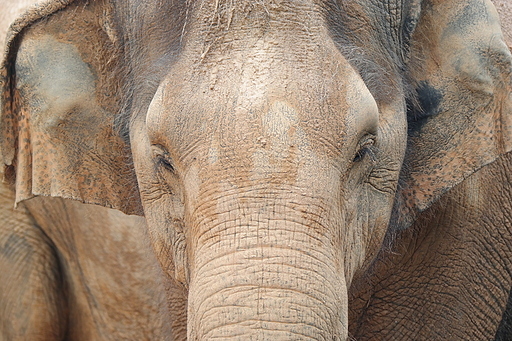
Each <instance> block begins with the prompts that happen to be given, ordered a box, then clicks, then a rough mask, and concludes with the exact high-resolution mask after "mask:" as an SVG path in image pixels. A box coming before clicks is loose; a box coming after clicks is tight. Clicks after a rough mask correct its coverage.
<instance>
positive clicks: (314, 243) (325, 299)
mask: <svg viewBox="0 0 512 341" xmlns="http://www.w3.org/2000/svg"><path fill="white" fill-rule="evenodd" d="M236 206H237V207H238V209H236V210H230V211H228V212H227V213H225V214H220V215H217V216H216V218H215V219H213V221H211V222H209V223H206V224H204V223H203V224H202V225H200V226H199V225H198V226H197V227H196V228H198V229H200V230H201V231H202V232H201V233H199V236H200V237H199V238H198V239H197V240H196V243H197V245H195V246H193V247H192V250H194V253H193V255H191V258H192V259H191V263H192V267H191V273H190V282H189V301H188V303H189V306H188V316H189V320H188V333H189V335H188V338H189V340H211V339H215V338H217V339H222V340H224V339H226V340H227V339H236V340H251V339H254V340H272V339H274V340H292V339H305V340H345V339H346V338H347V292H346V283H345V278H344V275H343V270H342V269H343V264H340V263H342V262H343V261H340V259H341V258H342V257H340V256H339V254H336V252H338V251H335V250H336V248H334V247H333V241H332V236H329V234H328V233H327V232H326V230H325V229H322V228H319V226H320V225H322V224H319V220H321V219H322V217H321V216H318V215H314V214H308V213H306V212H305V211H304V210H302V211H300V210H297V209H295V210H292V211H293V219H292V214H288V217H287V218H288V219H282V218H281V219H277V218H275V215H276V212H279V211H281V214H282V215H284V216H286V214H283V209H281V210H279V209H278V208H277V207H276V206H275V205H272V204H268V203H267V204H266V205H261V206H260V207H259V208H256V207H251V209H245V210H244V209H240V203H237V205H236ZM285 210H286V209H285ZM269 211H270V212H272V213H270V214H269V213H268V212H269ZM298 211H300V212H298ZM248 212H250V213H248ZM288 213H290V212H288ZM297 213H299V214H297ZM310 213H311V212H310ZM308 217H309V219H308ZM313 217H314V218H313ZM311 219H313V220H314V221H315V222H316V225H315V224H312V223H311V222H309V223H308V220H311ZM299 221H300V223H299ZM333 335H334V337H333Z"/></svg>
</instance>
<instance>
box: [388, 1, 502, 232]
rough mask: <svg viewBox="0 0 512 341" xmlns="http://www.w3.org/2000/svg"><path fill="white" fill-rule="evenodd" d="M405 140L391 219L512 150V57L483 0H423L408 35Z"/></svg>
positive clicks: (408, 219)
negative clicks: (408, 94) (410, 94)
mask: <svg viewBox="0 0 512 341" xmlns="http://www.w3.org/2000/svg"><path fill="white" fill-rule="evenodd" d="M410 48H411V50H410V53H411V54H410V60H409V62H408V67H407V72H408V75H407V77H408V79H409V81H410V83H411V84H412V88H413V92H414V93H415V95H416V96H413V97H415V98H414V99H413V100H411V101H410V103H409V106H408V121H409V131H408V147H407V151H406V156H405V161H404V166H403V169H402V174H401V178H400V184H399V188H398V192H397V199H396V202H395V210H394V217H393V220H392V223H393V224H395V226H397V227H398V228H402V229H403V228H406V227H408V226H409V225H410V224H411V223H412V222H413V221H414V220H415V218H416V216H417V215H418V214H419V213H420V212H422V211H424V210H426V209H427V208H428V207H430V205H431V204H432V203H433V202H434V201H436V200H437V199H439V198H440V197H441V196H442V195H443V194H444V193H446V192H447V191H448V190H449V189H450V188H452V187H453V186H455V185H457V184H458V183H460V182H461V181H462V180H464V179H465V178H467V177H468V176H470V175H471V174H473V173H474V172H476V171H477V170H478V169H480V168H481V167H483V166H485V165H487V164H489V163H491V162H493V161H495V160H496V159H497V158H499V157H500V155H502V154H504V153H507V152H509V151H510V150H512V97H511V88H512V85H511V72H512V66H511V65H512V58H511V54H510V51H509V50H508V48H507V45H506V44H505V42H504V39H503V35H502V32H501V29H500V25H499V19H498V15H497V13H496V10H495V8H494V6H493V5H492V4H491V3H490V2H489V1H486V0H448V1H447V0H424V1H423V2H422V6H421V14H420V16H419V19H418V23H417V26H416V29H415V31H414V32H413V34H412V37H411V41H410Z"/></svg>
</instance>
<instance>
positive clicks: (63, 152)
mask: <svg viewBox="0 0 512 341" xmlns="http://www.w3.org/2000/svg"><path fill="white" fill-rule="evenodd" d="M112 23H113V20H112V9H111V5H110V4H109V3H108V2H107V0H105V1H102V0H100V1H85V0H84V1H80V0H76V1H73V0H59V1H51V2H48V3H46V4H45V5H42V6H36V7H34V8H32V10H31V11H29V12H28V13H27V14H25V15H24V16H23V17H22V18H20V19H18V20H17V21H16V22H15V23H14V24H13V25H12V26H11V28H10V32H9V35H8V38H7V50H6V55H5V60H4V61H3V64H2V69H1V74H0V75H1V77H2V78H1V81H2V83H1V85H2V93H1V95H2V112H1V126H0V127H1V135H0V137H1V149H2V152H3V161H4V163H5V165H6V169H5V177H6V179H7V180H11V181H12V182H13V183H14V184H15V189H16V202H20V201H22V200H25V199H29V198H31V197H33V196H35V195H44V196H56V197H62V198H70V199H76V200H79V201H82V202H86V203H93V204H99V205H102V206H106V207H112V208H117V209H119V210H121V211H123V212H125V213H128V214H142V209H141V203H140V199H139V198H140V197H139V194H138V188H137V180H136V177H135V173H134V170H133V162H132V158H131V152H130V146H129V142H128V140H127V138H123V137H122V136H121V134H120V133H119V132H118V131H117V130H116V129H115V128H114V122H118V121H119V120H121V119H122V118H120V117H119V115H120V112H121V100H122V98H121V96H120V89H119V84H120V77H121V72H122V68H121V67H120V62H121V60H122V49H121V48H120V45H121V44H120V43H119V39H118V38H117V37H118V36H117V35H116V33H115V30H114V28H113V25H112Z"/></svg>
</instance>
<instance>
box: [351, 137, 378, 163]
mask: <svg viewBox="0 0 512 341" xmlns="http://www.w3.org/2000/svg"><path fill="white" fill-rule="evenodd" d="M374 146H375V137H373V136H371V137H370V136H368V137H365V138H364V139H363V140H362V141H361V142H360V143H359V149H358V151H357V153H356V154H355V156H354V159H353V160H352V162H354V163H357V162H361V161H362V160H363V159H364V158H365V157H366V156H367V155H369V156H371V157H372V158H373V157H374V156H375V155H374V152H373V148H374Z"/></svg>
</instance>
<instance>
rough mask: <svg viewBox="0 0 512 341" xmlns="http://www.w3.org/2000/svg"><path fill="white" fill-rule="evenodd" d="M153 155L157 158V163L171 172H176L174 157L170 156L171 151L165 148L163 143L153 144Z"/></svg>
mask: <svg viewBox="0 0 512 341" xmlns="http://www.w3.org/2000/svg"><path fill="white" fill-rule="evenodd" d="M151 149H152V152H153V157H154V158H155V159H156V163H157V164H158V165H160V166H162V167H163V168H165V169H166V170H168V171H170V172H173V173H174V172H175V170H176V169H175V167H174V164H173V162H172V159H171V158H170V156H169V152H167V151H166V150H165V148H164V147H162V146H161V145H152V146H151Z"/></svg>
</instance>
